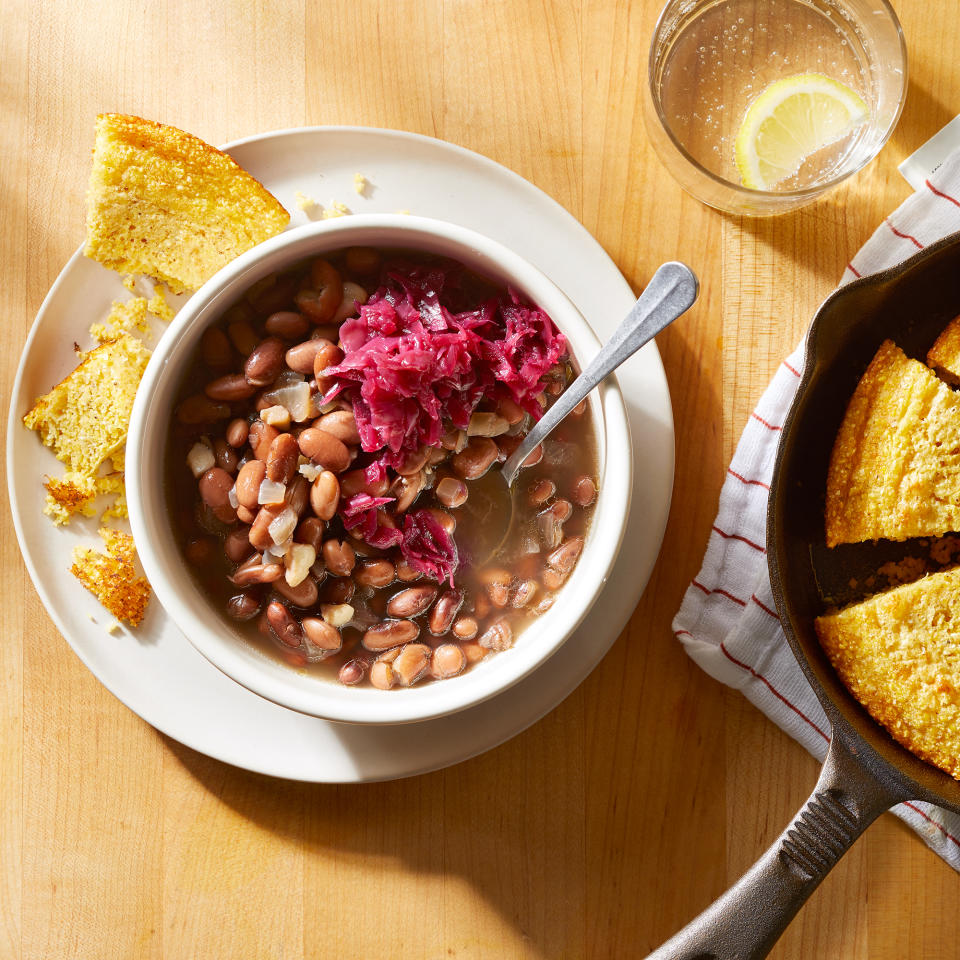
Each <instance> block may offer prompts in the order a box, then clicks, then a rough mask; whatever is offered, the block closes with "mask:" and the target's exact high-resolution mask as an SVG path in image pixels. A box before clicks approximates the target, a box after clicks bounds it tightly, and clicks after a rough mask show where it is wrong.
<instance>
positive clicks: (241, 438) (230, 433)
mask: <svg viewBox="0 0 960 960" xmlns="http://www.w3.org/2000/svg"><path fill="white" fill-rule="evenodd" d="M248 436H250V424H249V423H247V421H246V420H244V419H243V417H237V418H236V419H235V420H231V421H230V423H228V424H227V430H226V433H225V434H224V438H225V439H226V441H227V443H229V444H230V446H231V447H233V448H234V449H235V450H241V449H242V448H243V447H244V446H245V445H246V442H247V437H248Z"/></svg>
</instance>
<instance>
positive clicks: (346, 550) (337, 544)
mask: <svg viewBox="0 0 960 960" xmlns="http://www.w3.org/2000/svg"><path fill="white" fill-rule="evenodd" d="M323 562H324V564H326V567H327V570H328V571H329V572H330V573H331V574H332V575H333V576H335V577H349V576H350V574H351V573H353V567H354V564H355V563H356V562H357V555H356V554H355V553H354V552H353V547H351V546H350V544H349V543H348V542H347V541H346V540H332V539H331V540H325V541H324V543H323Z"/></svg>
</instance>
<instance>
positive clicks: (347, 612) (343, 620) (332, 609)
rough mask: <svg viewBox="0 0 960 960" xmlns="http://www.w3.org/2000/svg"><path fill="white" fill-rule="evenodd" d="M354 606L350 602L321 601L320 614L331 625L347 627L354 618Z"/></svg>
mask: <svg viewBox="0 0 960 960" xmlns="http://www.w3.org/2000/svg"><path fill="white" fill-rule="evenodd" d="M353 612H354V611H353V607H351V606H350V604H349V603H321V604H320V616H321V617H323V619H324V620H326V621H327V623H329V624H330V626H331V627H345V626H346V625H347V624H348V623H349V622H350V621H351V620H352V619H353Z"/></svg>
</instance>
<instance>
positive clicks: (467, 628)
mask: <svg viewBox="0 0 960 960" xmlns="http://www.w3.org/2000/svg"><path fill="white" fill-rule="evenodd" d="M479 629H480V627H479V626H478V625H477V621H476V620H474V618H473V617H461V618H460V619H459V620H455V621H454V623H453V626H452V627H451V631H452V632H453V635H454V636H455V637H456V638H457V639H458V640H472V639H473V638H474V637H475V636H476V635H477V631H478V630H479Z"/></svg>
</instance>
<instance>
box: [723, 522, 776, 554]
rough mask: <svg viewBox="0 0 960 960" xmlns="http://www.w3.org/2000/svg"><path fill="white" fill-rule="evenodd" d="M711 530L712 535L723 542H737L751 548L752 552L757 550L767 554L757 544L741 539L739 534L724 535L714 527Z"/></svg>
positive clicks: (724, 533) (744, 538)
mask: <svg viewBox="0 0 960 960" xmlns="http://www.w3.org/2000/svg"><path fill="white" fill-rule="evenodd" d="M712 529H713V532H714V533H716V534H719V535H720V536H721V537H723V539H724V540H739V541H740V542H741V543H745V544H746V545H747V546H748V547H753V549H754V550H759V551H760V553H766V552H767V551H766V550H765V549H764V548H763V547H761V546H760V544H759V543H754V542H753V541H752V540H748V539H747V538H746V537H741V536H740V534H739V533H726V532H725V531H723V530H721V529H720V528H719V527H717V526H714V527H713V528H712Z"/></svg>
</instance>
